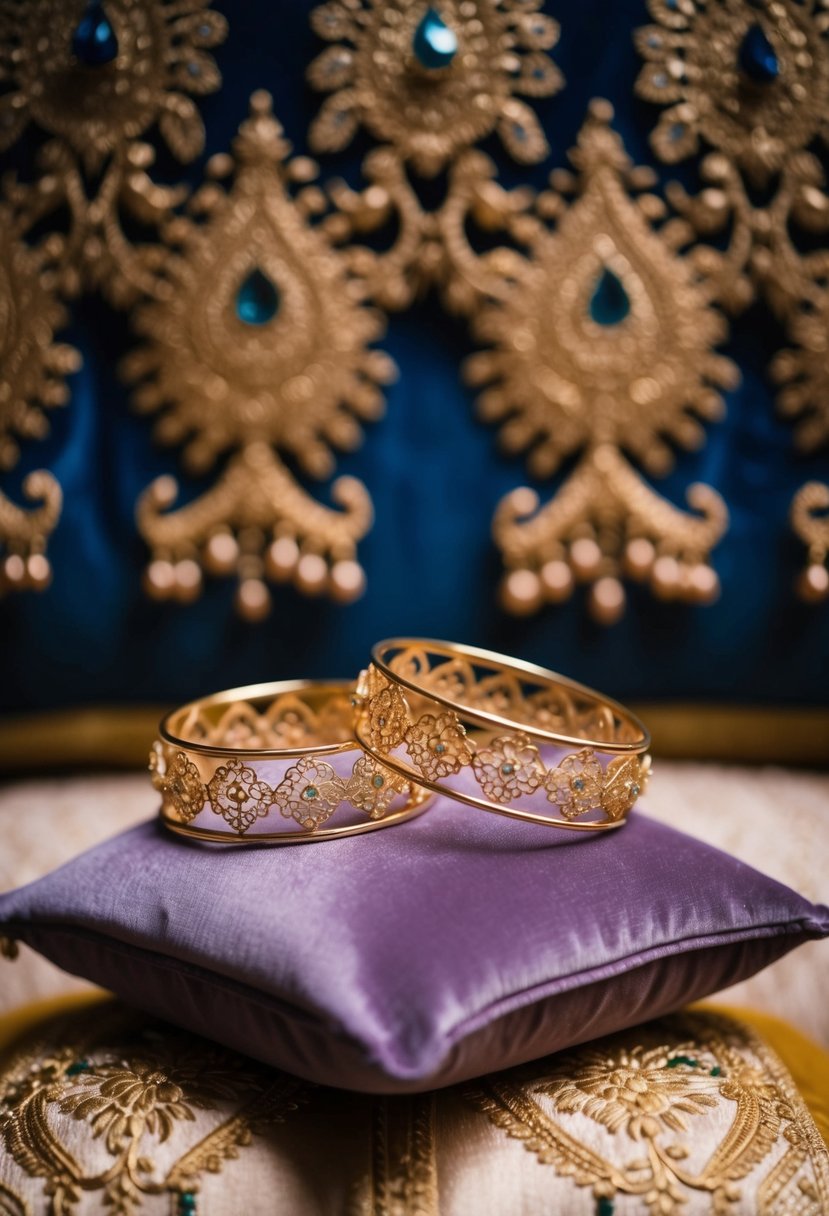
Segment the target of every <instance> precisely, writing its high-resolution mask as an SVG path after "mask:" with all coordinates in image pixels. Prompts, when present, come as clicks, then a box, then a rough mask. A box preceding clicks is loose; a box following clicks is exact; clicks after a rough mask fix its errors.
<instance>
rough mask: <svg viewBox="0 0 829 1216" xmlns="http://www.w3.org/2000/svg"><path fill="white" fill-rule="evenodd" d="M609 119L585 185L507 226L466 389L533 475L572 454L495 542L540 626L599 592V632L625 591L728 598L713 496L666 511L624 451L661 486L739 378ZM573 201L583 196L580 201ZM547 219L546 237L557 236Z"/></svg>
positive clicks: (701, 291) (513, 513) (477, 324)
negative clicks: (552, 488)
mask: <svg viewBox="0 0 829 1216" xmlns="http://www.w3.org/2000/svg"><path fill="white" fill-rule="evenodd" d="M611 118H612V109H611V107H610V105H609V104H608V103H607V102H598V101H597V102H594V103H593V104H592V105H591V109H590V115H589V117H588V120H587V122H586V124H585V126H584V127H583V129H582V131H581V133H580V135H579V140H578V146H577V148H576V149H575V150H574V151H573V152H572V153H571V160H572V162H573V165H574V167H575V168H576V170H577V172H578V176H576V177H574V176H572V175H571V174H569V173H566V172H563V171H556V172H555V173H554V174H553V175H552V176H551V186H552V189H551V190H550V191H549V192H547V193H544V194H542V195H541V196H540V197H539V198H538V200H537V203H536V206H535V211H534V213H533V214H529V213H526V212H525V211H523V210H522V211H514V212H510V211H509V209H507V208H506V207H504V208H503V211H502V222H503V225H504V227H505V228H506V229H507V231H509V232H511V233H512V236H513V239H514V240H515V241H516V242H518V243H521V244H523V245H525V246H526V248H527V250H528V256H526V257H524V256H519V255H518V253H517V252H515V253H514V256H513V257H512V259H511V260H510V262H509V275H508V276H507V275H506V274H505V275H504V277H503V280H502V284H501V290H500V292H499V293H498V295H499V297H500V298H497V299H495V300H493V302H492V303H491V304H489V305H488V306H485V307H482V308H481V309H480V310H479V311H478V313H477V314H476V315H475V317H474V318H473V326H474V329H475V332H476V334H477V335H478V337H479V338H481V339H483V340H484V341H486V342H488V343H489V344H490V345H491V349H488V350H485V351H482V352H480V353H479V354H476V355H474V356H472V358H471V359H470V360H469V362H468V365H467V375H468V378H469V380H470V382H471V383H473V384H475V385H488V387H486V388H485V389H484V391H483V392H482V394H481V396H480V398H479V409H480V412H481V415H482V417H483V418H484V419H485V420H487V421H491V422H497V423H499V424H500V426H501V438H502V442H503V444H504V446H505V447H506V449H507V450H508V451H509V452H519V451H523V450H528V451H529V456H528V464H529V466H530V469H531V471H532V472H533V473H534V474H535V475H536V476H537V477H547V476H550V475H551V474H552V473H554V472H555V471H556V470H557V469H558V468H559V467H560V465H561V463H562V461H563V460H565V459H566V458H567V457H572V456H579V461H578V463H577V465H576V468H575V469H574V471H573V472H572V473H571V474H570V475H569V476H568V478H567V479H566V481H565V483H564V485H563V486H562V488H561V489H560V491H559V492H558V493H557V494H556V496H555V497H554V498H553V500H552V501H551V502H550V503H549V504H548V505H547V506H545V507H543V508H542V509H541V510H540V511H537V507H538V499H537V496H536V495H535V494H534V493H533V492H532V491H530V490H528V489H521V490H516V491H514V492H513V493H512V494H510V495H508V496H507V498H505V499H504V500H503V502H502V503H501V505H500V506H499V508H498V510H497V512H496V516H495V520H494V524H493V531H494V535H495V539H496V542H497V544H498V546H499V547H500V548H501V550H502V551H503V553H504V557H505V560H506V563H507V565H508V567H509V573H508V574H507V576H506V579H505V583H504V600H505V603H506V606H507V607H508V608H510V609H511V610H513V611H515V612H532V611H535V610H536V609H537V608H538V607H539V606H540V605H541V603H543V602H544V601H545V600H547V601H551V602H558V601H560V600H562V599H564V598H566V597H567V596H568V595H570V594H571V591H572V587H573V581H574V578H575V579H579V580H581V581H584V582H588V583H590V584H591V585H592V587H591V593H590V597H589V606H590V608H591V611H592V613H593V615H594V616H595V617H596V618H597V619H598V620H599V621H601V622H602V623H605V624H609V623H611V622H612V621H613V620H616V619H618V617H619V615H620V613H621V611H622V609H623V605H624V591H623V588H622V585H621V583H620V582H619V576H620V575H622V574H625V575H628V576H630V577H637V578H641V579H647V580H649V581H650V583H651V586H652V588H653V590H654V591H655V593H656V594H658V595H661V596H662V597H664V598H679V599H688V600H699V601H707V600H710V599H712V598H714V597H715V595H716V592H717V582H716V576H715V574H714V572H713V571H712V570H711V568H710V567H709V566H708V564H707V558H708V553H709V551H710V549H711V548H712V547H713V545H714V544H715V543H716V542H717V541H718V540H719V538H720V537H721V536H722V534H723V532H724V530H725V527H726V522H727V512H726V509H725V505H724V503H723V501H722V499H721V498H720V497H719V495H718V494H716V493H715V491H714V490H713V489H711V488H710V487H708V486H692V487H691V489H690V491H689V493H688V500H689V503H690V504H691V506H692V507H694V508H695V509H696V510H697V511H698V512H699V513H700V514H699V516H694V515H688V514H685V513H683V512H682V511H680V510H678V509H677V508H675V507H673V506H672V505H671V504H669V503H668V502H667V501H665V500H664V499H663V498H660V497H659V496H658V495H657V494H656V493H654V491H653V490H651V489H650V488H649V486H648V485H647V484H646V483H645V481H644V480H643V479H642V478H641V477H640V476H639V475H638V474H637V473H636V472H635V471H634V469H633V468H632V466H631V464H630V462H629V459H628V458H627V456H626V455H624V454H623V449H624V451H625V452H629V453H631V454H632V455H633V456H634V457H635V458H636V460H637V461H638V462H639V463H641V464H642V465H643V466H644V467H645V469H646V470H647V471H648V472H649V473H651V474H653V475H655V476H662V475H664V474H665V473H666V472H668V470H669V469H670V468H671V466H672V463H673V453H672V450H671V444H673V445H674V446H676V447H679V448H694V447H698V446H699V445H700V444H701V443H702V442H703V439H704V431H703V429H702V426H701V425H700V420H711V419H716V418H718V417H719V416H720V415H721V413H722V409H723V402H722V398H721V393H720V390H722V389H724V388H728V387H733V386H734V384H735V383H736V381H737V372H736V368H735V366H734V365H733V363H731V362H730V360H728V359H726V358H724V357H723V356H721V355H719V354H717V353H716V352H715V350H714V347H715V346H716V345H717V344H718V343H719V342H721V341H722V340H723V338H724V337H725V334H726V324H725V320H724V318H723V316H722V314H721V313H720V312H718V311H717V310H716V309H715V308H714V307H713V299H712V296H713V288H712V286H711V284H710V283H709V282H708V280H707V279H706V277H705V276H704V275H703V274H702V273H700V271H699V270H698V269H697V268H696V264H695V261H694V259H693V258H692V257H690V256H681V253H680V251H681V249H682V247H683V246H684V245H686V244H687V243H688V242H689V241H690V239H691V237H692V235H693V234H692V230H691V228H690V226H689V225H688V224H686V223H683V222H681V221H677V220H673V221H668V222H666V223H664V224H663V225H662V226H661V228H659V229H657V228H656V227H655V226H654V225H655V221H656V220H657V218H659V217H663V218H664V216H665V207H664V204H663V203H662V202H661V200H660V199H658V198H657V197H656V196H655V195H653V194H650V193H648V194H643V195H641V196H639V197H635V198H632V197H631V196H630V194H629V192H628V188H630V189H633V190H642V188H643V187H646V186H650V185H652V184H653V174H652V173H651V171H650V170H647V169H642V168H633V167H632V165H631V162H630V159H629V157H628V156H627V154H626V152H625V150H624V148H623V146H622V142H621V140H620V139H619V137H618V135H616V134H615V132H613V131H612V130H611V128H610V126H609V123H610V120H611ZM567 194H573V195H574V196H575V198H574V200H573V201H572V202H569V201H568V200H567V197H566V196H567ZM551 221H552V224H553V226H552V228H551V227H550V222H551Z"/></svg>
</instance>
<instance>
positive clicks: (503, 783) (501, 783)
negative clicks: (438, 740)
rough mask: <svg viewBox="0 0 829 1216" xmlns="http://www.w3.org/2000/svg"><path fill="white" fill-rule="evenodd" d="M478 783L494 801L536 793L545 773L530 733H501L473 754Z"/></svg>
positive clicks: (507, 800) (510, 799)
mask: <svg viewBox="0 0 829 1216" xmlns="http://www.w3.org/2000/svg"><path fill="white" fill-rule="evenodd" d="M472 769H473V771H474V773H475V776H476V778H477V780H478V784H479V785H480V787H481V789H482V790H483V791H484V793H485V794H486V796H487V798H491V799H492V800H493V802H512V801H513V800H514V799H515V798H518V797H519V795H521V794H532V793H534V792H535V791H536V790H537V789H538V787H539V786H540V785H541V783H542V781H543V780H544V776H545V769H544V765H543V763H542V762H541V757H540V756H539V754H538V748H537V747H536V746H535V745H534V744H533V743H531V742H530V740H529V739H528V738H527V736H526V735H522V734H517V735H501V736H499V737H498V738H496V739H493V740H492V742H491V743H490V744H488V745H487V746H485V747H478V748H477V749H476V751H475V754H474V756H473V757H472Z"/></svg>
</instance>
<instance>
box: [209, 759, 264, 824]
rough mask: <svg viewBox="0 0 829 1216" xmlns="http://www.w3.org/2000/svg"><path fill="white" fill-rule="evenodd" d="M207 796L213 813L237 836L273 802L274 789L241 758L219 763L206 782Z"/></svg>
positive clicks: (260, 816)
mask: <svg viewBox="0 0 829 1216" xmlns="http://www.w3.org/2000/svg"><path fill="white" fill-rule="evenodd" d="M207 795H208V797H209V799H210V805H211V807H212V808H213V811H214V813H215V814H216V815H221V817H222V819H224V820H225V822H226V823H227V824H229V826H230V827H232V828H233V830H234V831H235V832H238V833H239V835H240V836H241V835H243V834H244V833H245V832H246V831H247V830H248V828H250V827H252V826H253V824H254V823H256V820H257V819H261V818H262V817H263V816H264V815H267V813H268V811H269V809H270V807H271V805H272V804H273V802H274V801H275V792H274V791H273V790H272V789H271V788H270V786H269V785H267V784H266V783H265V782H264V781H260V780H259V778H258V777H257V775H256V772H255V770H254V769H252V768H249V767H248V766H247V765H246V764H244V763H243V762H242V761H241V760H231V761H230V762H229V763H228V764H221V765H219V767H218V768H217V769H216V771H215V773H214V774H213V776H212V777H211V778H210V781H209V782H208V785H207Z"/></svg>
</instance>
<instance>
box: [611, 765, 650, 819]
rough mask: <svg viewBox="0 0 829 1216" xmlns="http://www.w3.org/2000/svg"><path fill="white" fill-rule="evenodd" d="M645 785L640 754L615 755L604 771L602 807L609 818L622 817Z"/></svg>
mask: <svg viewBox="0 0 829 1216" xmlns="http://www.w3.org/2000/svg"><path fill="white" fill-rule="evenodd" d="M643 785H644V777H643V776H642V772H641V768H640V764H639V757H638V756H615V757H614V758H613V759H612V760H611V761H610V763H609V764H608V766H607V768H606V769H605V771H604V777H603V779H602V793H601V807H602V810H603V811H604V813H605V814H606V815H607V817H608V819H621V818H622V816H623V815H625V814H627V812H628V811H629V810H630V808H631V807H632V806H633V804H634V802H635V801H636V799H637V798H638V797H639V794H640V793H641V791H642V788H643Z"/></svg>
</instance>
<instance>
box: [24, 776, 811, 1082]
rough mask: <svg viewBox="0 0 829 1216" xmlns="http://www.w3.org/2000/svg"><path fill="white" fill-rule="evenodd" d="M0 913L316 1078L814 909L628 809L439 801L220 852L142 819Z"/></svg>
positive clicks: (515, 1047)
mask: <svg viewBox="0 0 829 1216" xmlns="http://www.w3.org/2000/svg"><path fill="white" fill-rule="evenodd" d="M0 933H2V934H4V935H6V936H9V937H13V938H17V939H18V940H20V941H23V942H26V943H28V944H29V945H31V946H33V947H34V948H35V949H36V950H39V951H40V952H41V953H42V954H44V955H45V956H46V957H47V958H49V959H51V960H52V961H53V962H55V963H57V964H58V965H59V966H61V967H64V968H65V969H67V970H69V971H72V972H75V973H76V974H79V975H83V976H85V977H86V978H87V979H90V980H92V981H94V982H95V983H98V984H101V985H103V986H104V987H106V988H110V989H112V990H113V991H114V992H116V993H118V995H119V996H121V997H122V998H124V999H125V1000H128V1001H131V1002H132V1003H134V1004H136V1005H138V1006H140V1007H141V1008H143V1009H146V1010H147V1011H149V1012H151V1013H155V1014H158V1015H161V1016H163V1017H166V1018H168V1019H169V1020H170V1021H173V1022H177V1023H180V1024H181V1025H183V1026H186V1027H189V1028H190V1029H191V1030H193V1031H194V1032H196V1033H199V1034H203V1035H207V1036H210V1037H212V1038H214V1039H217V1040H219V1041H220V1042H222V1043H225V1044H227V1045H228V1046H229V1047H233V1048H236V1049H238V1050H241V1051H243V1052H247V1053H248V1054H249V1055H252V1056H256V1057H258V1058H259V1059H260V1060H263V1061H265V1062H267V1063H269V1064H274V1065H277V1066H279V1067H281V1068H284V1069H287V1070H288V1071H290V1072H293V1073H297V1074H299V1075H300V1076H304V1077H307V1078H309V1079H310V1080H313V1081H319V1082H322V1083H324V1084H327V1085H340V1086H346V1087H348V1088H352V1089H361V1090H369V1091H376V1092H389V1093H393V1092H401V1091H405V1090H418V1089H427V1088H432V1087H435V1086H439V1085H447V1084H450V1083H452V1082H456V1081H459V1080H463V1079H466V1078H468V1077H471V1076H475V1075H478V1074H480V1073H482V1072H484V1071H489V1070H492V1069H499V1068H505V1067H507V1066H509V1065H513V1064H517V1063H520V1062H523V1061H525V1060H528V1059H531V1058H534V1057H536V1056H540V1055H543V1054H545V1053H547V1052H550V1051H556V1050H559V1049H560V1048H564V1047H569V1046H571V1045H573V1044H575V1043H579V1042H583V1041H585V1040H587V1039H590V1038H593V1037H595V1036H597V1035H603V1034H607V1033H610V1032H612V1031H615V1030H619V1029H621V1028H623V1027H625V1026H629V1025H632V1024H634V1023H636V1022H639V1021H642V1020H643V1019H645V1018H651V1017H656V1016H658V1015H661V1014H664V1013H666V1012H669V1011H671V1010H674V1009H677V1008H679V1007H680V1006H682V1005H684V1004H685V1003H686V1002H688V1001H691V1000H694V999H696V998H699V997H703V996H705V995H707V994H708V993H710V992H713V991H715V990H717V989H719V988H722V987H724V986H725V985H728V984H731V983H736V982H737V981H738V980H741V979H745V978H746V977H747V976H749V975H752V974H753V973H754V972H756V971H758V970H760V968H762V967H764V966H766V965H767V964H768V963H770V962H772V961H774V959H776V958H779V957H780V956H781V955H783V954H785V953H787V952H788V951H789V950H791V949H792V948H793V947H794V946H797V945H798V944H799V943H800V942H803V941H805V940H806V939H808V938H813V937H821V936H825V935H826V934H827V933H829V909H827V908H824V907H817V906H815V905H813V904H811V903H809V902H808V901H807V900H805V899H802V898H801V897H800V896H799V895H797V894H796V893H795V892H794V891H792V890H790V889H789V888H788V887H785V886H782V885H781V884H780V883H777V882H774V881H772V880H771V879H770V878H767V877H765V876H764V875H762V874H760V873H758V872H757V871H756V870H753V869H751V868H750V867H748V866H746V865H743V864H742V863H741V862H739V861H737V860H735V859H734V858H733V857H730V856H728V855H727V854H726V853H722V852H720V851H719V850H717V849H713V848H711V847H709V846H708V845H705V844H702V843H700V842H699V841H697V840H694V839H692V838H690V837H688V836H684V835H682V834H680V833H678V832H675V831H673V830H672V829H670V828H667V827H664V826H662V825H661V824H658V823H656V822H654V821H653V820H650V819H648V818H647V816H646V815H645V814H634V815H633V816H632V818H631V821H630V822H629V824H628V825H627V826H626V827H625V828H623V829H622V830H621V831H619V832H611V833H609V834H607V835H603V836H599V837H595V836H580V835H579V836H577V835H574V834H571V833H566V832H562V831H555V830H552V829H547V828H535V827H530V826H528V825H524V824H517V823H510V822H508V821H506V820H502V819H498V818H496V817H495V816H492V815H487V814H484V813H481V812H477V811H474V810H472V809H470V808H466V807H462V806H458V805H456V804H452V803H447V802H445V801H442V800H438V801H437V803H436V804H435V806H434V808H433V809H432V810H431V811H429V812H427V813H426V814H425V815H423V816H422V817H421V818H419V819H417V820H414V821H412V822H410V823H407V824H404V825H401V826H399V827H395V828H391V829H389V830H388V831H385V832H376V833H373V834H369V835H367V836H359V837H352V838H350V839H342V840H339V841H331V842H326V843H324V844H308V845H301V846H297V847H289V848H272V849H269V848H265V847H263V848H252V849H233V848H222V847H221V846H211V845H202V844H199V843H197V842H190V841H187V840H183V839H179V838H177V837H174V836H171V835H169V834H167V833H166V832H165V831H164V830H163V828H161V827H160V826H159V825H158V824H156V823H154V822H151V823H146V824H143V825H141V826H140V827H137V828H134V829H133V830H132V831H129V832H126V833H124V834H123V835H121V836H118V837H116V838H114V839H113V840H110V841H108V842H106V843H105V844H103V845H100V846H98V847H97V848H95V849H92V850H90V851H89V852H88V853H85V854H83V855H82V856H80V857H78V858H76V859H75V860H74V861H72V862H70V863H69V864H68V865H65V866H63V867H62V868H61V869H59V870H56V871H55V872H54V873H52V874H50V875H48V876H47V877H45V878H42V879H40V880H39V881H38V882H35V883H32V884H30V885H29V886H27V887H22V888H20V889H19V890H17V891H12V892H10V893H8V894H6V895H2V896H0Z"/></svg>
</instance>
